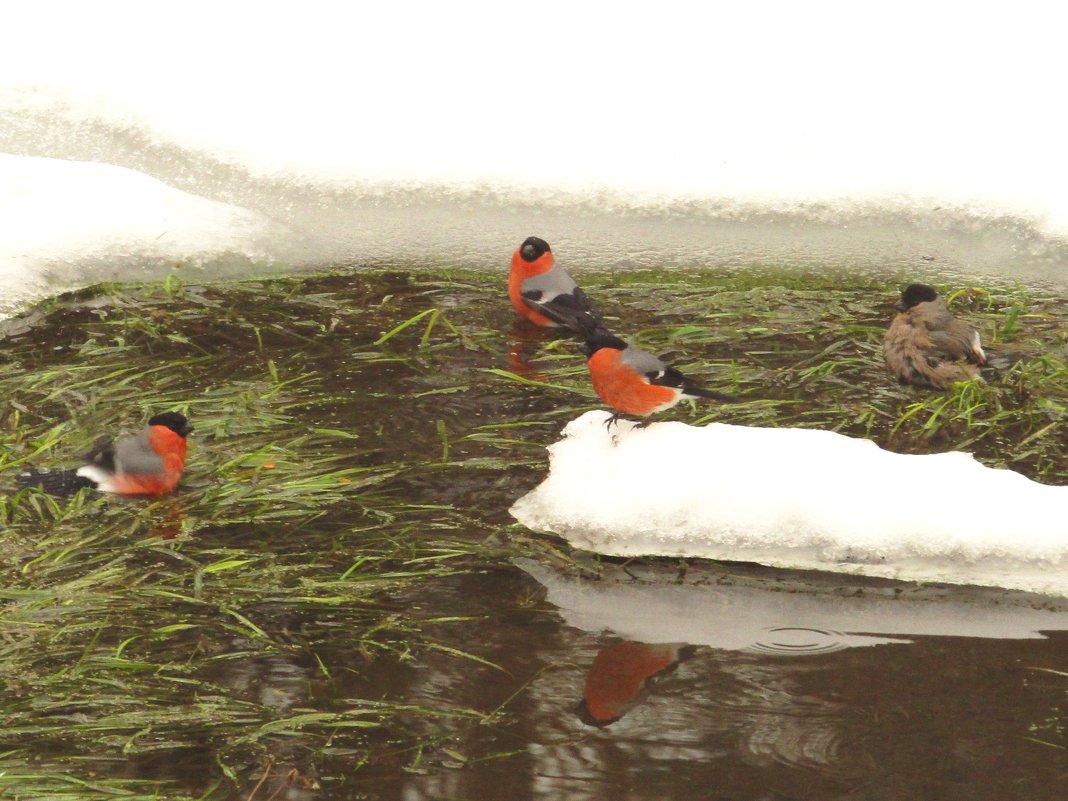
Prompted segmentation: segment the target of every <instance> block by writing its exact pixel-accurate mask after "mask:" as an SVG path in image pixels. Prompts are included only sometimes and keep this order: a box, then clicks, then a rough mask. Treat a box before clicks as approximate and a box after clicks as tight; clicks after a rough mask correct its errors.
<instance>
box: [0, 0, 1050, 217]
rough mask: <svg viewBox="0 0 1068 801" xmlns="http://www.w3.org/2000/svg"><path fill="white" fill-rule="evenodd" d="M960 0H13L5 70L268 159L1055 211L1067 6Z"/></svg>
mask: <svg viewBox="0 0 1068 801" xmlns="http://www.w3.org/2000/svg"><path fill="white" fill-rule="evenodd" d="M976 6H977V4H967V3H941V4H932V3H893V4H890V3H883V4H878V5H876V4H857V3H744V4H743V3H729V4H727V3H721V4H712V3H705V4H698V3H674V2H655V3H642V4H625V3H574V2H564V3H552V2H550V3H543V2H539V3H524V4H509V3H501V2H494V3H478V2H466V3H465V2H459V3H449V4H440V3H411V2H391V3H388V4H386V3H376V4H373V5H372V4H369V3H360V4H341V3H314V2H312V3H301V4H300V5H299V6H298V5H296V4H287V5H285V6H281V5H272V4H259V3H207V2H183V3H181V4H177V5H175V4H167V5H163V4H152V3H135V2H112V3H108V2H103V3H48V2H44V3H34V4H29V3H27V4H24V5H22V6H21V7H19V8H11V7H10V6H9V7H6V8H5V10H4V13H3V17H4V22H3V29H4V35H3V37H2V39H3V43H2V47H0V87H6V88H8V89H9V90H10V87H17V89H16V92H15V93H16V95H17V97H18V98H19V102H26V101H27V99H28V98H29V97H30V95H29V94H27V91H26V87H27V86H29V85H36V86H38V87H42V89H41V91H40V92H39V93H38V95H37V97H38V98H40V99H42V100H43V101H46V102H47V101H51V100H52V99H54V98H55V97H56V89H57V88H64V89H66V90H68V91H69V94H68V93H67V92H65V93H64V94H65V95H66V96H67V97H68V98H69V99H72V100H73V103H74V107H75V112H76V113H77V112H78V110H80V109H81V107H82V106H83V105H84V108H85V113H86V114H88V113H90V111H91V110H93V111H96V112H97V113H99V114H101V115H103V116H104V117H106V118H109V119H129V120H130V121H132V122H137V123H140V124H147V125H148V126H150V127H151V128H152V129H153V130H155V131H156V132H157V133H158V135H159V136H160V137H161V138H163V139H171V140H175V141H177V142H179V143H181V144H184V145H186V146H190V147H195V148H198V149H204V150H208V151H210V152H212V153H214V154H216V155H222V156H224V157H226V158H228V159H230V160H235V161H239V162H241V163H244V164H246V165H248V166H251V167H253V168H254V169H255V170H257V171H259V172H263V173H274V172H292V173H301V174H304V175H306V176H308V177H312V178H315V179H320V180H330V181H334V180H336V181H346V180H353V179H368V178H370V179H383V180H395V179H407V180H413V181H419V182H425V181H429V180H445V181H458V182H472V181H488V182H490V183H502V184H508V183H516V182H518V183H534V184H541V185H552V186H559V187H562V188H568V189H580V190H581V189H582V188H584V187H590V186H607V187H612V188H620V189H625V190H634V191H640V192H652V193H657V194H666V195H670V196H678V195H688V194H695V195H700V196H709V197H736V198H739V199H758V200H759V199H772V200H775V199H780V200H781V199H787V200H821V199H829V198H837V197H844V198H850V199H865V198H887V197H889V198H899V197H901V196H905V197H910V198H916V199H928V198H933V199H936V200H944V201H947V202H965V203H967V202H971V203H978V204H981V205H986V206H990V207H996V208H998V209H1001V210H1007V211H1015V212H1024V213H1027V214H1029V216H1032V217H1035V218H1038V219H1039V220H1042V219H1044V218H1045V219H1048V221H1049V222H1051V223H1054V224H1055V227H1066V228H1068V201H1066V200H1065V199H1064V196H1065V191H1066V190H1065V187H1066V186H1068V169H1066V166H1065V158H1064V148H1065V142H1066V141H1068V137H1066V136H1065V134H1066V133H1068V131H1066V125H1065V121H1064V116H1065V114H1064V107H1065V102H1064V89H1063V81H1064V80H1065V76H1068V69H1066V66H1068V64H1066V62H1068V57H1066V56H1065V52H1066V49H1065V48H1064V46H1063V41H1062V38H1063V31H1064V30H1065V26H1064V24H1063V23H1064V20H1063V19H1062V16H1063V14H1062V12H1061V11H1059V10H1058V9H1056V8H1055V4H1039V3H1015V4H1012V5H1011V6H1009V5H1003V4H997V5H996V6H995V5H993V4H991V6H990V7H986V6H983V7H976ZM9 96H10V95H9ZM3 104H4V103H3V99H2V95H0V106H2V105H3Z"/></svg>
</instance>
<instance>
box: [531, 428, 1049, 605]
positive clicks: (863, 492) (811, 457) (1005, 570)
mask: <svg viewBox="0 0 1068 801" xmlns="http://www.w3.org/2000/svg"><path fill="white" fill-rule="evenodd" d="M607 419H608V413H607V412H603V411H595V412H587V413H586V414H584V415H582V416H581V417H579V418H578V419H576V420H574V421H572V422H571V423H569V424H568V425H567V427H566V428H565V429H564V436H563V438H562V439H561V440H560V441H559V442H557V443H555V444H553V445H551V446H550V447H549V454H550V474H549V477H548V478H546V479H545V481H543V482H542V483H541V484H540V485H539V486H538V487H537V488H536V489H534V490H533V491H532V492H530V493H528V494H527V495H525V496H524V497H523V498H521V499H519V500H518V501H517V502H516V503H515V504H514V505H513V506H512V509H511V513H512V515H513V516H514V517H515V518H516V519H517V520H519V522H520V523H522V524H524V525H525V526H528V527H529V528H532V529H535V530H540V531H551V532H554V533H556V534H559V535H561V536H563V537H564V538H566V539H567V540H568V541H569V542H571V543H572V544H573V545H575V546H576V547H579V548H584V549H587V550H591V551H597V552H600V553H604V554H609V555H613V556H637V555H663V556H688V557H704V558H708V559H724V560H733V561H750V562H760V563H762V564H768V565H773V566H779V567H796V568H814V569H820V570H834V571H841V572H847V573H856V574H863V575H871V576H885V577H893V578H903V579H911V580H920V581H944V582H950V583H956V584H987V585H994V586H1001V587H1010V588H1016V589H1024V590H1030V591H1035V592H1049V593H1057V594H1068V569H1066V568H1068V559H1066V558H1065V557H1066V556H1068V487H1053V486H1047V485H1044V484H1039V483H1036V482H1034V481H1031V480H1029V479H1027V478H1026V477H1024V476H1022V475H1020V474H1018V473H1014V472H1012V471H1010V470H995V469H991V468H988V467H985V466H983V465H981V464H980V463H978V462H976V461H975V460H974V459H973V458H972V457H971V455H969V454H966V453H960V452H952V453H940V454H932V455H910V454H897V453H891V452H890V451H885V450H883V449H881V448H879V447H878V446H877V445H876V444H875V443H873V442H870V441H868V440H864V439H854V438H852V437H846V436H843V435H841V434H836V433H834V432H831V431H817V430H809V429H797V428H755V427H748V426H734V425H726V424H723V423H714V424H712V425H709V426H705V427H703V428H696V427H693V426H689V425H686V424H684V423H676V422H667V423H655V424H653V425H650V426H648V427H646V428H638V427H636V425H635V424H634V423H630V422H627V421H623V420H620V421H619V424H618V427H615V426H614V427H613V428H612V431H611V432H609V431H608V430H607V429H606V428H605V421H606V420H607Z"/></svg>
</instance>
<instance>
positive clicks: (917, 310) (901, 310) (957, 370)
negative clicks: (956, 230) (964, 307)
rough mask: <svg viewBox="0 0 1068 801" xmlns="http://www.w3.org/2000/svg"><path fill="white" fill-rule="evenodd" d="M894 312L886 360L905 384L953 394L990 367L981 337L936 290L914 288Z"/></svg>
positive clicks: (885, 347) (903, 295)
mask: <svg viewBox="0 0 1068 801" xmlns="http://www.w3.org/2000/svg"><path fill="white" fill-rule="evenodd" d="M894 308H895V309H897V311H898V313H897V315H896V316H895V317H894V319H893V322H891V323H890V328H889V329H888V330H887V332H886V336H884V337H883V357H884V358H885V359H886V367H887V369H888V370H889V371H890V374H891V375H893V376H894V377H895V378H897V380H898V381H899V382H900V383H902V384H911V385H913V386H919V387H932V388H934V389H948V388H949V386H950V385H951V384H953V383H954V382H956V381H969V380H971V379H973V378H979V368H980V367H982V366H983V365H985V364H986V354H985V353H983V348H982V347H981V346H980V344H979V332H978V331H976V330H975V329H974V328H972V327H971V326H970V325H968V324H967V323H964V322H961V321H960V320H958V319H957V318H955V317H954V316H953V315H952V314H950V312H949V309H947V308H946V303H945V301H944V300H942V298H940V297H938V293H937V292H935V290H934V288H933V287H930V286H927V285H926V284H910V285H909V286H908V287H906V288H905V291H904V292H902V293H901V299H900V300H898V302H897V303H896V304H894Z"/></svg>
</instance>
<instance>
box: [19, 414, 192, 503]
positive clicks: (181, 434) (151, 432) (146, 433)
mask: <svg viewBox="0 0 1068 801" xmlns="http://www.w3.org/2000/svg"><path fill="white" fill-rule="evenodd" d="M192 431H193V427H192V426H191V425H189V421H188V420H186V419H185V417H184V416H183V415H181V414H178V413H177V412H164V413H163V414H157V415H156V416H155V417H153V418H152V419H151V420H149V421H148V425H147V426H146V427H145V428H144V429H143V430H142V431H141V432H140V433H138V434H134V435H132V436H128V437H122V438H121V439H119V440H118V441H117V442H110V441H102V442H99V443H97V445H96V446H95V447H94V448H93V450H92V451H90V453H89V454H88V456H87V457H86V458H87V459H88V464H85V465H83V466H82V467H79V468H78V469H77V470H40V469H32V470H28V471H26V472H24V473H21V474H19V475H18V476H17V477H16V480H17V481H18V483H19V484H20V485H22V486H24V487H32V486H40V487H41V488H42V489H43V490H44V491H45V492H47V493H49V494H50V495H70V494H73V493H74V492H77V491H78V490H79V489H81V488H82V487H94V488H96V489H98V490H100V491H101V492H114V493H117V494H119V495H126V496H137V495H147V496H150V497H158V496H160V495H166V494H167V493H168V492H170V491H171V490H173V489H174V488H175V487H176V486H177V485H178V479H180V478H181V477H182V471H183V470H184V469H185V452H186V437H188V436H189V434H190V433H192Z"/></svg>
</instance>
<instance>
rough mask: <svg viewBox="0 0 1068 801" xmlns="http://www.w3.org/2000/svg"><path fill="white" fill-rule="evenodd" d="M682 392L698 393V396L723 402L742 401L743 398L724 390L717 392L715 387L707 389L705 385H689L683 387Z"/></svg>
mask: <svg viewBox="0 0 1068 801" xmlns="http://www.w3.org/2000/svg"><path fill="white" fill-rule="evenodd" d="M682 392H683V394H684V395H696V396H697V397H698V398H709V399H710V400H718V401H721V402H723V403H741V398H736V397H734V396H733V395H727V394H725V393H723V392H716V391H715V390H714V389H705V388H704V387H695V386H693V385H687V386H684V387H683V388H682Z"/></svg>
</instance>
